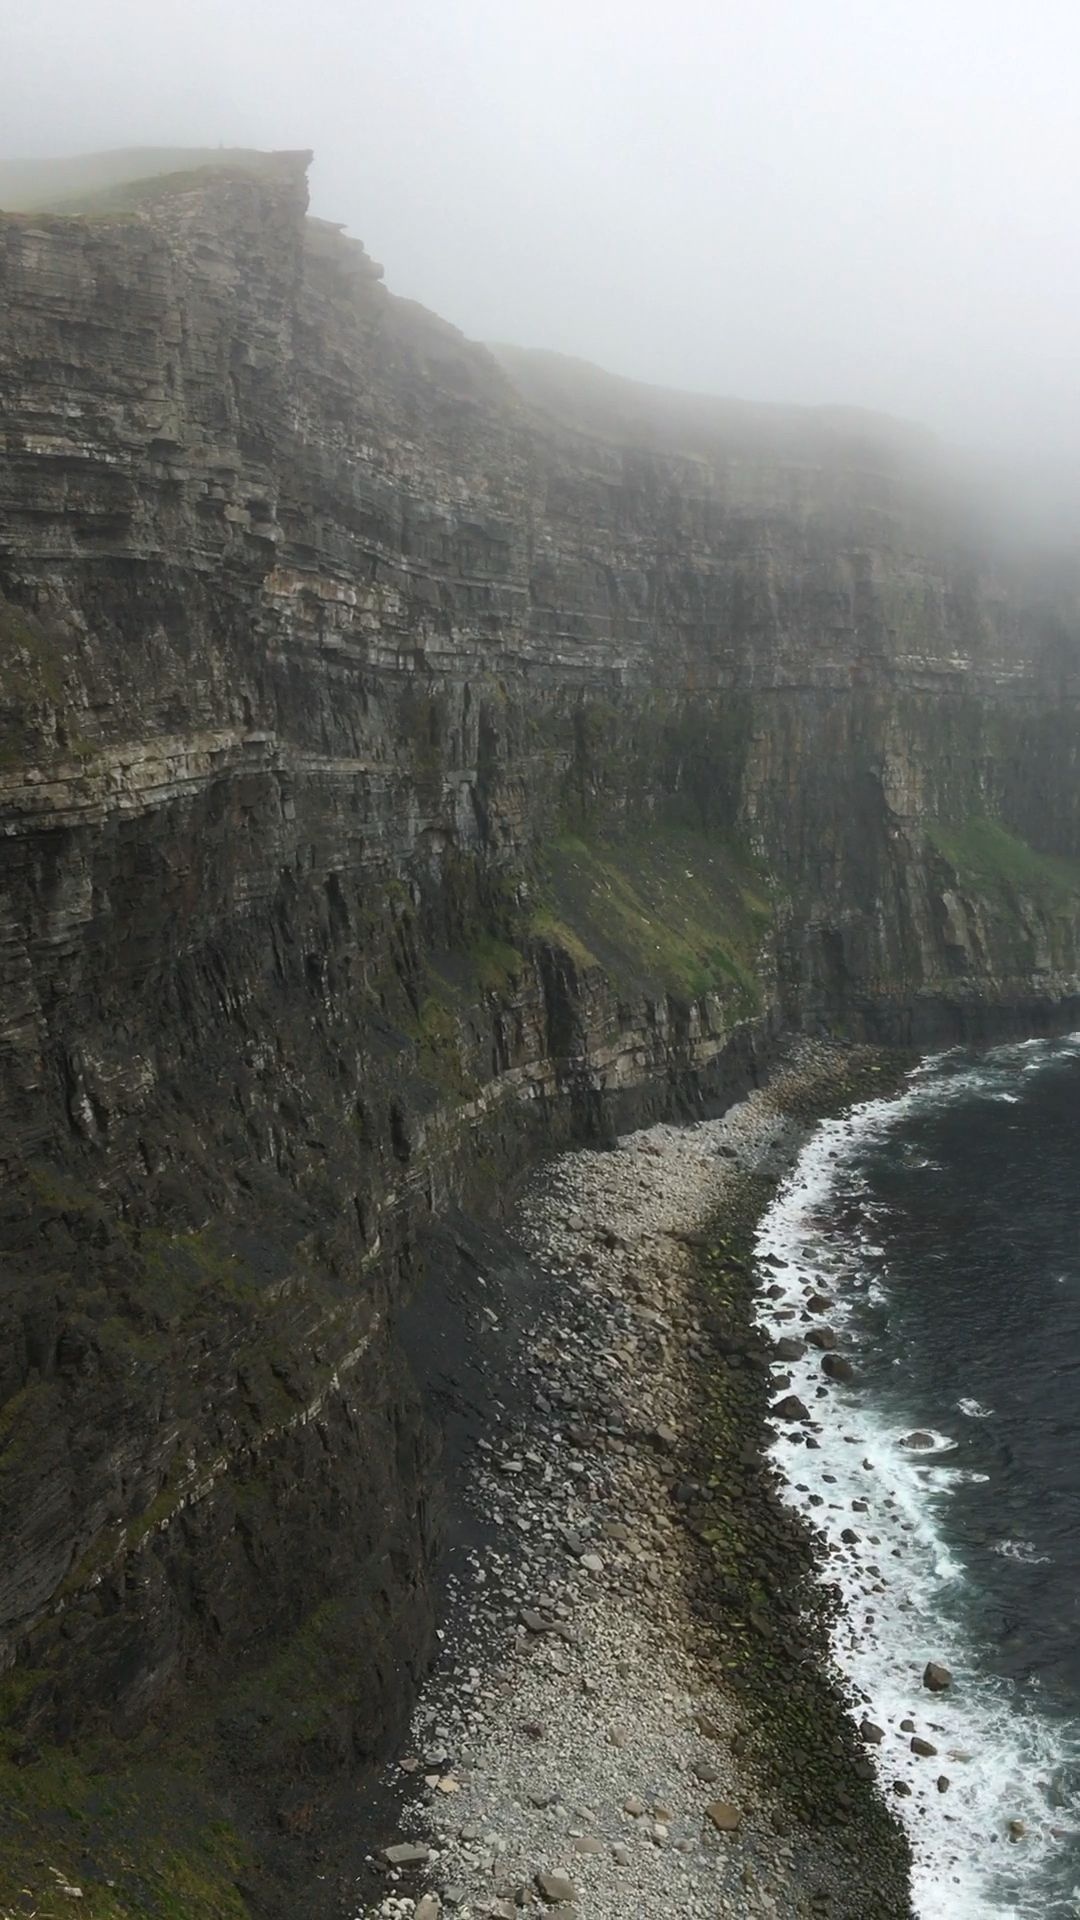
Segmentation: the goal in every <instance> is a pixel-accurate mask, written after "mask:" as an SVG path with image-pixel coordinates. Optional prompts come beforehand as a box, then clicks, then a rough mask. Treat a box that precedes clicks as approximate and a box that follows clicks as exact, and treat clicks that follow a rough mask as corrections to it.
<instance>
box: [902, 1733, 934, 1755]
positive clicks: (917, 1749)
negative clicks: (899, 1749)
mask: <svg viewBox="0 0 1080 1920" xmlns="http://www.w3.org/2000/svg"><path fill="white" fill-rule="evenodd" d="M909 1744H910V1746H911V1751H912V1753H917V1754H918V1756H919V1759H920V1760H934V1759H936V1757H937V1748H936V1747H935V1746H932V1745H931V1743H930V1741H929V1740H924V1739H922V1737H921V1735H919V1734H917V1733H916V1734H914V1735H913V1736H912V1738H911V1741H910V1743H909Z"/></svg>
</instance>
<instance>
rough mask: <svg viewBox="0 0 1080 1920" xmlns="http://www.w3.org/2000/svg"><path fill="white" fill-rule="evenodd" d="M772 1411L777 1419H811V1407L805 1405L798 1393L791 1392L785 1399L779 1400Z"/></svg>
mask: <svg viewBox="0 0 1080 1920" xmlns="http://www.w3.org/2000/svg"><path fill="white" fill-rule="evenodd" d="M771 1412H772V1413H773V1415H774V1417H775V1418H776V1419H777V1420H809V1418H810V1410H809V1408H808V1407H804V1405H803V1403H802V1401H801V1400H800V1399H799V1396H798V1394H795V1393H789V1394H787V1395H786V1396H785V1398H784V1399H783V1400H778V1401H777V1402H776V1404H775V1405H774V1406H773V1407H772V1409H771Z"/></svg>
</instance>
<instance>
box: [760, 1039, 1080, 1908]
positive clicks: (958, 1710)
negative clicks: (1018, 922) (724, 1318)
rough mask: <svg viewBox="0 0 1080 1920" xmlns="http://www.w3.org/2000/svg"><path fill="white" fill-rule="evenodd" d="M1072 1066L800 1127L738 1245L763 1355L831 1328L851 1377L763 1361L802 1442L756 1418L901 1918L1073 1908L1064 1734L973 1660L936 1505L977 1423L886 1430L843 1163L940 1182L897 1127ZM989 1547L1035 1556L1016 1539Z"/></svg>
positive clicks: (963, 1601) (863, 1263)
mask: <svg viewBox="0 0 1080 1920" xmlns="http://www.w3.org/2000/svg"><path fill="white" fill-rule="evenodd" d="M1078 1054H1080V1038H1078V1037H1076V1036H1073V1037H1071V1038H1070V1039H1069V1040H1068V1041H1065V1042H1057V1043H1051V1042H1045V1041H1037V1042H1029V1043H1025V1044H1023V1045H1021V1046H1018V1047H1007V1048H999V1049H996V1050H995V1051H994V1052H993V1053H991V1054H987V1055H984V1056H982V1057H980V1058H976V1059H973V1058H972V1057H971V1056H966V1055H961V1054H956V1055H952V1056H945V1057H941V1058H938V1059H935V1060H933V1061H929V1062H927V1063H925V1065H924V1066H923V1068H922V1069H920V1070H919V1072H918V1073H917V1074H915V1075H914V1076H913V1077H912V1079H911V1081H910V1083H909V1085H908V1087H907V1090H906V1091H905V1092H904V1093H902V1094H901V1095H900V1096H899V1097H897V1098H895V1099H891V1100H874V1101H870V1102H866V1103H864V1104H863V1105H861V1106H859V1107H857V1108H856V1109H855V1110H854V1111H853V1112H851V1113H850V1114H849V1115H847V1116H846V1117H844V1118H840V1119H834V1120H829V1121H827V1122H825V1123H823V1124H822V1125H821V1126H820V1127H819V1128H818V1130H817V1131H816V1132H815V1134H814V1136H813V1138H812V1139H811V1141H810V1142H809V1144H808V1145H807V1146H806V1148H805V1149H804V1151H803V1153H802V1154H801V1156H800V1158H799V1161H798V1163H797V1166H796V1167H795V1169H794V1171H793V1173H792V1174H791V1176H790V1177H789V1179H788V1180H787V1181H786V1182H785V1183H784V1185H783V1187H782V1188H781V1191H780V1193H779V1195H778V1197H777V1199H776V1201H775V1202H774V1204H773V1205H772V1207H771V1208H770V1209H769V1211H768V1212H767V1214H766V1215H765V1216H764V1218H763V1220H762V1223H761V1225H760V1228H759V1232H758V1236H757V1244H756V1252H757V1257H758V1262H759V1268H760V1272H761V1276H762V1286H761V1291H760V1295H759V1318H760V1321H761V1323H762V1325H763V1326H764V1327H765V1329H766V1330H767V1331H768V1332H769V1333H771V1334H772V1335H773V1336H775V1337H777V1338H779V1337H782V1336H787V1337H789V1338H790V1337H792V1336H796V1337H801V1338H803V1339H805V1337H806V1335H807V1334H808V1333H813V1332H814V1331H815V1330H817V1334H818V1339H819V1340H822V1339H823V1340H824V1341H825V1342H826V1343H827V1342H828V1338H829V1332H828V1331H827V1330H831V1332H832V1333H833V1334H835V1336H836V1339H837V1341H838V1343H839V1351H840V1352H842V1354H843V1356H844V1358H845V1359H846V1360H847V1361H848V1362H849V1363H850V1364H851V1365H852V1366H853V1367H854V1369H855V1381H854V1383H852V1384H850V1385H842V1384H839V1385H838V1384H834V1383H833V1382H832V1381H831V1380H830V1379H828V1378H827V1377H826V1375H825V1374H824V1373H823V1370H822V1369H823V1350H822V1347H821V1346H817V1345H808V1346H807V1347H806V1349H805V1352H804V1353H803V1354H802V1355H801V1356H799V1357H797V1358H795V1359H794V1360H790V1361H785V1362H784V1363H783V1365H782V1366H779V1365H778V1366H777V1368H776V1373H777V1376H778V1380H780V1379H782V1380H784V1381H786V1380H787V1379H790V1386H788V1385H786V1384H785V1385H784V1386H783V1392H784V1393H785V1394H789V1393H794V1394H795V1395H796V1396H797V1397H798V1398H799V1399H801V1400H802V1401H803V1403H804V1405H805V1406H806V1407H807V1408H808V1409H809V1411H810V1414H811V1424H810V1426H809V1428H807V1427H805V1426H804V1425H802V1424H800V1423H797V1422H796V1423H788V1422H778V1423H777V1427H778V1430H777V1433H776V1438H775V1441H774V1443H773V1448H772V1451H773V1455H774V1458H775V1461H776V1464H777V1466H778V1468H779V1469H780V1472H781V1475H782V1477H783V1481H784V1485H785V1489H786V1497H787V1499H788V1500H789V1501H790V1502H791V1504H792V1505H793V1506H795V1507H796V1508H797V1509H798V1510H799V1511H800V1512H801V1513H803V1514H804V1515H805V1517H806V1519H807V1520H808V1521H809V1522H810V1523H811V1524H812V1525H813V1526H814V1527H816V1528H817V1529H818V1530H819V1531H820V1533H821V1535H822V1536H823V1538H824V1542H825V1551H824V1554H823V1559H822V1570H821V1577H822V1579H823V1580H825V1581H828V1582H831V1583H833V1584H834V1585H835V1586H837V1587H838V1588H839V1589H840V1592H841V1593H842V1596H843V1600H844V1606H843V1608H842V1610H841V1612H840V1614H839V1616H838V1618H837V1622H836V1625H835V1628H834V1632H833V1644H834V1653H835V1657H836V1660H837V1663H838V1665H839V1667H840V1669H841V1671H842V1673H843V1674H844V1675H845V1676H846V1678H847V1680H848V1682H849V1684H850V1686H851V1689H852V1694H853V1704H852V1711H853V1713H854V1715H855V1717H856V1719H857V1720H858V1721H862V1719H863V1717H864V1715H865V1717H866V1718H867V1719H868V1720H869V1721H870V1722H871V1723H873V1725H874V1726H876V1727H878V1728H880V1729H881V1732H882V1736H883V1737H882V1739H881V1741H880V1743H879V1744H869V1745H868V1751H870V1752H871V1753H872V1754H873V1756H874V1758H875V1761H876V1764H877V1767H878V1770H879V1776H880V1780H881V1784H882V1788H883V1790H884V1791H885V1792H886V1793H887V1794H888V1795H890V1797H895V1800H896V1805H897V1808H898V1810H899V1811H900V1813H901V1815H902V1817H903V1818H904V1820H905V1822H906V1825H907V1828H908V1831H909V1835H910V1839H911V1845H912V1851H913V1855H914V1862H915V1867H914V1875H913V1891H914V1897H915V1902H916V1909H917V1911H918V1913H919V1914H920V1915H921V1916H922V1920H974V1917H975V1916H989V1915H992V1914H993V1915H1004V1914H1012V1915H1016V1916H1023V1917H1024V1920H1036V1916H1038V1920H1047V1916H1048V1915H1049V1914H1050V1913H1054V1914H1059V1913H1060V1914H1062V1915H1065V1914H1067V1913H1071V1912H1076V1911H1080V1909H1078V1908H1077V1907H1075V1906H1074V1905H1073V1904H1072V1901H1071V1899H1070V1897H1069V1895H1068V1893H1067V1892H1066V1891H1065V1890H1064V1889H1063V1883H1062V1877H1061V1874H1062V1859H1061V1856H1062V1851H1063V1836H1066V1837H1067V1830H1068V1828H1069V1826H1070V1824H1071V1814H1070V1811H1069V1807H1068V1801H1069V1797H1070V1789H1069V1785H1068V1782H1069V1766H1070V1762H1071V1760H1072V1758H1073V1753H1072V1740H1071V1736H1070V1733H1069V1730H1068V1728H1067V1725H1065V1724H1063V1722H1062V1720H1061V1718H1060V1717H1055V1716H1052V1715H1049V1716H1048V1715H1044V1714H1043V1713H1042V1712H1041V1711H1040V1700H1039V1691H1038V1686H1037V1684H1035V1682H1034V1681H1033V1682H1032V1684H1031V1685H1029V1686H1028V1687H1027V1688H1021V1687H1019V1686H1018V1685H1017V1683H1016V1682H1015V1681H1014V1680H1013V1679H1011V1678H1009V1677H1008V1676H1004V1675H1002V1674H1001V1673H1000V1672H995V1671H994V1670H993V1666H992V1663H990V1662H989V1661H987V1660H985V1659H983V1658H982V1657H981V1655H982V1652H983V1649H982V1648H981V1647H980V1645H979V1644H978V1636H977V1635H976V1634H975V1633H973V1629H972V1621H971V1610H970V1607H969V1606H968V1604H967V1599H968V1594H967V1587H968V1583H969V1581H970V1573H969V1569H968V1567H967V1565H966V1564H965V1558H964V1555H963V1552H962V1551H961V1550H960V1549H958V1546H957V1544H956V1543H955V1541H954V1540H953V1539H952V1538H951V1536H950V1529H949V1526H948V1518H949V1503H950V1502H951V1501H952V1500H953V1499H954V1498H955V1496H956V1493H957V1490H958V1489H959V1488H961V1487H962V1486H963V1485H964V1484H965V1483H970V1482H971V1480H972V1479H973V1478H977V1479H979V1480H984V1479H986V1478H987V1475H986V1474H985V1473H982V1472H980V1471H979V1470H978V1469H977V1468H974V1467H972V1466H970V1465H968V1464H966V1463H965V1462H964V1461H963V1458H962V1452H961V1447H960V1439H959V1436H960V1435H961V1433H962V1432H963V1430H965V1429H967V1431H969V1432H970V1431H971V1430H972V1426H971V1423H973V1422H979V1423H982V1422H991V1421H992V1420H993V1411H992V1409H991V1408H990V1407H989V1406H984V1405H983V1404H982V1403H981V1402H980V1401H979V1400H977V1399H976V1398H975V1397H974V1396H971V1395H960V1396H958V1398H957V1399H956V1400H954V1401H953V1403H952V1407H951V1411H952V1421H951V1422H950V1423H949V1424H950V1425H952V1427H953V1431H947V1430H946V1426H945V1423H944V1421H943V1422H942V1425H941V1426H940V1427H935V1428H931V1429H930V1430H929V1431H926V1430H924V1431H923V1432H921V1433H918V1434H914V1433H913V1432H912V1423H911V1422H910V1421H908V1420H905V1418H904V1417H903V1414H904V1402H905V1399H906V1398H907V1391H906V1389H907V1387H908V1385H909V1382H908V1380H907V1379H906V1376H905V1369H906V1367H907V1364H908V1355H907V1354H906V1353H905V1351H904V1350H903V1349H902V1347H900V1346H895V1334H894V1333H893V1332H892V1331H891V1328H890V1313H889V1301H890V1288H891V1280H890V1246H889V1219H888V1209H887V1208H886V1207H883V1206H882V1204H881V1202H880V1199H879V1197H878V1195H877V1194H876V1193H875V1190H874V1188H873V1185H872V1183H871V1182H870V1181H868V1179H867V1178H866V1176H865V1173H864V1164H865V1162H866V1158H867V1155H868V1153H873V1152H874V1151H875V1150H876V1151H879V1152H880V1151H882V1150H885V1151H891V1152H894V1153H895V1154H896V1155H898V1156H906V1161H907V1167H908V1170H909V1172H910V1175H911V1177H913V1178H916V1179H933V1178H936V1177H939V1176H941V1177H945V1172H944V1171H943V1169H942V1166H941V1164H940V1161H939V1160H938V1159H937V1157H936V1156H931V1155H928V1154H927V1153H925V1152H924V1151H922V1148H921V1143H920V1142H919V1141H918V1140H915V1141H913V1140H911V1139H910V1138H908V1137H907V1136H906V1133H905V1129H906V1128H907V1127H908V1124H909V1123H910V1121H911V1120H912V1118H913V1117H916V1116H918V1115H919V1114H920V1113H926V1112H927V1111H929V1110H932V1109H934V1108H935V1107H940V1106H942V1105H944V1104H949V1103H952V1104H955V1103H957V1102H965V1101H970V1102H976V1103H978V1102H990V1103H999V1104H1000V1105H1001V1106H1004V1107H1016V1106H1018V1105H1019V1104H1020V1103H1021V1094H1020V1093H1018V1087H1019V1088H1020V1089H1021V1090H1022V1089H1023V1088H1024V1087H1025V1084H1030V1083H1031V1081H1032V1076H1034V1075H1037V1074H1039V1073H1040V1072H1042V1071H1044V1070H1046V1069H1047V1068H1048V1067H1050V1066H1052V1065H1053V1064H1054V1063H1055V1062H1059V1061H1061V1060H1062V1059H1064V1060H1066V1061H1069V1060H1070V1059H1071V1060H1073V1061H1075V1060H1076V1058H1077V1056H1078ZM808 1301H809V1302H810V1303H811V1304H810V1305H808ZM890 1342H893V1344H894V1346H895V1350H893V1351H891V1352H890V1350H889V1349H890ZM883 1360H887V1361H888V1363H889V1365H888V1371H887V1379H888V1385H887V1388H886V1390H882V1387H881V1378H882V1362H883ZM871 1363H872V1364H871ZM864 1371H865V1372H866V1373H868V1374H870V1373H872V1375H873V1379H872V1380H871V1381H870V1382H869V1383H867V1382H866V1381H863V1380H862V1379H861V1378H860V1376H861V1375H862V1374H863V1373H864ZM915 1397H917V1396H915ZM938 1418H939V1419H940V1418H941V1416H940V1415H939V1416H938ZM808 1437H809V1440H810V1442H811V1444H809V1445H808V1444H807V1439H808ZM996 1550H997V1551H999V1552H1000V1553H1002V1554H1006V1555H1009V1554H1011V1555H1012V1556H1013V1557H1014V1558H1015V1559H1021V1558H1028V1559H1031V1560H1035V1559H1036V1558H1038V1557H1040V1556H1037V1555H1036V1550H1035V1548H1034V1546H1033V1544H1032V1542H1031V1541H1029V1540H1026V1539H1025V1540H1006V1541H1002V1542H1000V1543H999V1545H998V1548H997V1549H996ZM928 1661H935V1662H938V1663H940V1664H942V1665H944V1666H945V1667H946V1668H947V1669H949V1670H950V1672H951V1674H952V1684H951V1686H950V1687H949V1688H948V1689H947V1690H946V1691H944V1692H940V1693H934V1694H931V1693H930V1692H928V1691H927V1689H926V1688H925V1687H924V1686H923V1684H922V1675H923V1671H924V1669H925V1667H926V1664H927V1662H928ZM913 1740H914V1741H915V1742H916V1743H917V1744H916V1746H915V1748H913V1747H912V1741H913ZM926 1748H930V1749H932V1750H933V1751H931V1752H927V1751H925V1749H926ZM1063 1802H1064V1803H1065V1804H1064V1806H1063V1804H1062V1803H1063ZM1052 1887H1054V1888H1056V1889H1058V1890H1057V1891H1055V1892H1051V1891H1049V1889H1051V1888H1052Z"/></svg>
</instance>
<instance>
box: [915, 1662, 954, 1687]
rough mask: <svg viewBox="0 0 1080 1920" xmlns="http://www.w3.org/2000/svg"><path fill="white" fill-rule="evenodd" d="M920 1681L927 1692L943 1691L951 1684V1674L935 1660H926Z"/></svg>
mask: <svg viewBox="0 0 1080 1920" xmlns="http://www.w3.org/2000/svg"><path fill="white" fill-rule="evenodd" d="M922 1683H923V1686H924V1687H925V1688H926V1689H927V1691H928V1692H929V1693H945V1692H946V1690H947V1689H948V1688H949V1687H951V1686H952V1674H951V1673H950V1672H949V1669H948V1667H942V1666H939V1664H938V1662H937V1661H936V1660H928V1661H927V1663H926V1666H925V1668H924V1670H923V1677H922Z"/></svg>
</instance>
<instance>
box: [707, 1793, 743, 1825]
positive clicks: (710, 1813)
mask: <svg viewBox="0 0 1080 1920" xmlns="http://www.w3.org/2000/svg"><path fill="white" fill-rule="evenodd" d="M705 1818H706V1819H707V1820H711V1821H712V1824H713V1826H714V1827H715V1828H716V1831H717V1833H738V1831H739V1828H740V1827H741V1826H742V1814H741V1813H740V1812H739V1809H738V1807H733V1806H732V1805H731V1803H730V1801H728V1800H714V1801H713V1803H712V1805H711V1806H710V1807H706V1809H705Z"/></svg>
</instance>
